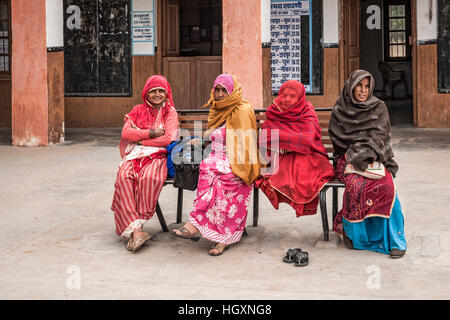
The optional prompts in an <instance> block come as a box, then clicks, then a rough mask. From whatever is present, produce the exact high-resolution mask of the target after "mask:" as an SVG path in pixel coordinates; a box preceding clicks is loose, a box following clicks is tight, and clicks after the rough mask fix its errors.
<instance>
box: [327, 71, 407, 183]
mask: <svg viewBox="0 0 450 320" xmlns="http://www.w3.org/2000/svg"><path fill="white" fill-rule="evenodd" d="M366 77H369V80H370V92H369V96H368V99H367V100H366V101H364V102H359V101H357V100H356V99H355V98H354V97H353V88H354V87H355V86H356V85H357V84H358V83H359V82H360V81H361V80H362V79H364V78H366ZM374 87H375V83H374V79H373V76H372V75H371V74H370V73H369V72H367V71H365V70H356V71H353V73H352V74H351V75H350V77H349V78H348V79H347V81H346V82H345V85H344V88H343V89H342V92H341V95H340V96H339V98H338V100H337V101H336V103H335V105H334V107H333V111H332V112H331V118H330V124H329V134H330V137H331V140H332V142H333V148H334V152H335V157H338V156H344V155H345V156H346V160H347V162H348V163H351V164H352V165H353V166H354V167H355V168H358V169H359V170H365V169H366V168H367V166H368V165H369V164H370V163H373V162H374V161H379V162H382V163H383V164H384V166H385V167H386V169H387V170H388V171H389V172H390V173H391V174H392V175H393V176H395V174H396V172H397V170H398V165H397V163H395V161H394V159H393V157H394V153H393V152H392V147H391V128H390V121H389V114H388V111H387V108H386V105H385V104H384V102H383V101H382V100H380V99H378V98H377V97H375V96H374V95H373V90H374Z"/></svg>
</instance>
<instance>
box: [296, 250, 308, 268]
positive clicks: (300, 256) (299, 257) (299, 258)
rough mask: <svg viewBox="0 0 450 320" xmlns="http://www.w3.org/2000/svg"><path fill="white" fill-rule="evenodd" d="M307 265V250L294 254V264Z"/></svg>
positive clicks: (297, 265)
mask: <svg viewBox="0 0 450 320" xmlns="http://www.w3.org/2000/svg"><path fill="white" fill-rule="evenodd" d="M306 265H308V252H303V251H302V252H297V253H296V254H295V266H296V267H304V266H306Z"/></svg>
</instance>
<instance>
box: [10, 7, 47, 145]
mask: <svg viewBox="0 0 450 320" xmlns="http://www.w3.org/2000/svg"><path fill="white" fill-rule="evenodd" d="M45 8H46V1H45V0H33V1H30V0H14V1H11V28H12V41H13V42H12V60H11V61H12V67H11V71H12V75H11V87H12V89H11V98H12V99H11V104H12V123H11V125H12V142H13V145H17V146H42V145H44V146H45V145H47V144H48V100H47V99H48V98H47V97H48V91H47V90H48V88H47V86H48V84H47V44H46V9H45Z"/></svg>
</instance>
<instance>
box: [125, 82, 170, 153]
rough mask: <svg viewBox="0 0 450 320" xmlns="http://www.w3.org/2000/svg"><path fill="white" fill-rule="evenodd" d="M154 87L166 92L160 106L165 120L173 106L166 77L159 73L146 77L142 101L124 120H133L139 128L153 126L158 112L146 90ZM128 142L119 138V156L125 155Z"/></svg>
mask: <svg viewBox="0 0 450 320" xmlns="http://www.w3.org/2000/svg"><path fill="white" fill-rule="evenodd" d="M155 88H162V89H164V90H165V91H166V93H167V99H166V101H165V104H164V106H163V107H161V112H162V119H163V120H164V121H165V120H166V118H167V116H168V114H169V111H170V109H171V108H172V107H173V108H175V106H174V104H173V100H172V89H171V87H170V84H169V82H168V81H167V80H166V78H164V77H163V76H160V75H154V76H151V77H150V78H148V79H147V81H146V83H145V85H144V89H142V93H141V97H142V101H143V102H144V103H142V104H138V105H136V106H134V108H133V110H131V112H129V113H127V114H126V115H125V122H126V121H127V120H128V119H130V120H131V121H132V122H133V125H134V126H135V127H137V128H139V129H150V128H152V129H153V128H154V126H155V121H156V117H157V115H158V114H157V112H156V111H155V109H154V108H153V106H152V105H151V104H150V103H149V102H148V101H147V92H149V91H150V90H152V89H155ZM128 142H129V141H128V140H127V139H124V138H122V139H120V142H119V151H120V156H121V157H123V156H124V155H125V149H126V147H127V146H128Z"/></svg>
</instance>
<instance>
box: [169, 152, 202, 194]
mask: <svg viewBox="0 0 450 320" xmlns="http://www.w3.org/2000/svg"><path fill="white" fill-rule="evenodd" d="M198 149H199V150H198ZM199 152H200V153H199ZM201 159H202V148H201V147H200V148H196V147H194V146H193V145H187V144H185V145H184V146H183V148H181V151H179V152H178V153H177V154H176V157H174V167H175V176H174V182H173V186H174V187H175V188H180V189H185V190H191V191H194V190H196V189H197V184H198V176H199V171H200V160H201Z"/></svg>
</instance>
